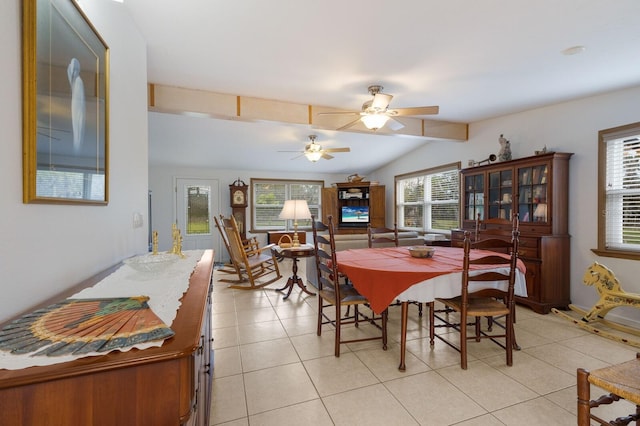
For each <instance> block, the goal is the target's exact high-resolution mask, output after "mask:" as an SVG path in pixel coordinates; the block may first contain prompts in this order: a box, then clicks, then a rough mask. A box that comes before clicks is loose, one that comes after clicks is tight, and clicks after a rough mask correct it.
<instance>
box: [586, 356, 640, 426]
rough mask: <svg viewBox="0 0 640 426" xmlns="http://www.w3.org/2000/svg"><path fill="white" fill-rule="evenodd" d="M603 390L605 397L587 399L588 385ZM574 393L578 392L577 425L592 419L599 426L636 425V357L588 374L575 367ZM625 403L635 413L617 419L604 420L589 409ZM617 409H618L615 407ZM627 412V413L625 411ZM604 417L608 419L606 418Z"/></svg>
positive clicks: (639, 411)
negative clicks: (626, 402) (575, 387)
mask: <svg viewBox="0 0 640 426" xmlns="http://www.w3.org/2000/svg"><path fill="white" fill-rule="evenodd" d="M592 385H593V386H596V387H598V388H600V389H603V390H604V391H605V392H607V393H605V394H603V395H601V396H599V397H598V398H596V399H592V398H591V386H592ZM577 391H578V426H589V425H591V424H592V422H591V421H592V420H593V421H595V422H596V423H597V424H600V425H628V424H631V422H633V424H635V425H639V424H640V354H636V358H635V359H633V360H631V361H627V362H623V363H621V364H616V365H612V366H609V367H603V368H599V369H597V370H593V371H588V370H585V369H584V368H578V371H577ZM624 400H626V401H628V402H630V403H631V404H632V406H635V407H634V408H635V410H634V411H635V412H634V413H630V414H628V415H626V416H620V417H617V418H616V419H615V420H611V421H607V420H604V419H602V418H601V417H600V416H599V415H598V414H600V413H597V411H596V410H594V411H593V412H592V410H591V409H592V408H597V407H600V406H601V405H609V404H613V403H615V402H618V401H624ZM617 405H619V406H620V407H618V408H629V407H628V406H627V407H622V405H623V404H622V403H621V404H617ZM626 412H627V413H628V411H626ZM607 417H608V416H607Z"/></svg>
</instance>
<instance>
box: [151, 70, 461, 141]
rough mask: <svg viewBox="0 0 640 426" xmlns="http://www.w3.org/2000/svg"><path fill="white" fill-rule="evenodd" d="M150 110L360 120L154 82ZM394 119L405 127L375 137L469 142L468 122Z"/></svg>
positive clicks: (299, 120)
mask: <svg viewBox="0 0 640 426" xmlns="http://www.w3.org/2000/svg"><path fill="white" fill-rule="evenodd" d="M148 108H149V111H157V112H164V113H172V114H202V115H204V116H210V117H212V118H219V119H226V120H242V121H273V122H280V123H289V124H308V125H310V126H312V127H314V128H321V129H328V130H335V129H337V128H339V127H342V126H344V125H346V124H348V123H349V122H351V121H353V120H355V119H357V118H358V116H357V115H355V114H354V115H333V114H331V115H320V114H319V113H323V112H335V111H338V110H337V109H336V108H330V107H322V106H315V105H304V104H297V103H292V102H284V101H278V100H273V99H262V98H253V97H249V96H237V95H229V94H223V93H215V92H209V91H204V90H195V89H186V88H181V87H174V86H165V85H159V84H153V83H151V84H149V91H148ZM394 120H396V121H399V122H400V123H402V124H403V125H404V127H403V128H402V129H399V130H396V131H393V130H391V129H390V128H389V126H384V127H383V128H381V129H378V130H377V131H376V132H375V134H380V135H405V136H415V137H424V138H428V139H441V140H452V141H458V142H460V141H466V140H468V136H469V126H468V124H466V123H453V122H449V121H439V120H427V119H420V118H417V117H397V118H394ZM345 131H349V132H360V133H367V134H371V133H373V132H372V131H371V130H369V129H367V128H366V127H365V126H364V125H363V124H362V123H357V124H355V125H354V126H352V127H349V128H348V129H347V130H345Z"/></svg>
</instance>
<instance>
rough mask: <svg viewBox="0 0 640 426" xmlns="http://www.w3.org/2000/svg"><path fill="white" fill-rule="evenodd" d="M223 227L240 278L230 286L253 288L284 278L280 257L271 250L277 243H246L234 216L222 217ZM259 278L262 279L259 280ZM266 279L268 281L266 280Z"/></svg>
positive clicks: (241, 288) (245, 288) (243, 288)
mask: <svg viewBox="0 0 640 426" xmlns="http://www.w3.org/2000/svg"><path fill="white" fill-rule="evenodd" d="M221 221H222V229H223V230H224V232H225V234H226V237H227V241H228V244H229V246H228V249H229V255H230V256H231V262H232V263H233V265H235V268H236V271H237V274H238V280H237V281H235V283H234V284H232V285H230V286H229V287H230V288H236V289H239V290H253V289H256V288H261V287H264V286H266V285H269V284H271V283H272V282H274V281H277V280H279V279H280V278H282V275H281V274H280V268H279V267H278V259H277V258H276V256H275V254H274V253H273V251H272V250H271V248H272V247H274V246H275V244H268V245H266V246H263V247H257V243H253V242H250V243H248V244H247V243H245V240H243V239H242V237H241V236H240V231H239V230H238V224H237V222H236V219H235V218H234V217H233V216H230V217H229V218H226V217H221ZM258 279H262V280H260V281H258ZM265 280H266V281H265Z"/></svg>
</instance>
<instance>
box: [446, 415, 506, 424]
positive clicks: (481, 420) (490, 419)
mask: <svg viewBox="0 0 640 426" xmlns="http://www.w3.org/2000/svg"><path fill="white" fill-rule="evenodd" d="M456 426H504V423H502V422H501V421H500V420H498V419H496V418H495V417H494V416H493V415H492V414H485V415H483V416H479V417H474V418H473V419H469V420H465V421H463V422H460V423H456Z"/></svg>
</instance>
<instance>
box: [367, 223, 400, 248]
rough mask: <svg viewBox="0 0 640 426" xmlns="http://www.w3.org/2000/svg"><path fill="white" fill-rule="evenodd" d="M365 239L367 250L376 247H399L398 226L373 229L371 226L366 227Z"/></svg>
mask: <svg viewBox="0 0 640 426" xmlns="http://www.w3.org/2000/svg"><path fill="white" fill-rule="evenodd" d="M367 239H368V244H369V248H373V247H376V246H380V247H384V246H387V247H388V246H392V245H394V246H396V247H398V246H399V245H400V241H399V240H398V225H397V224H395V223H394V224H393V228H385V227H377V228H374V227H372V226H371V224H369V225H367Z"/></svg>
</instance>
